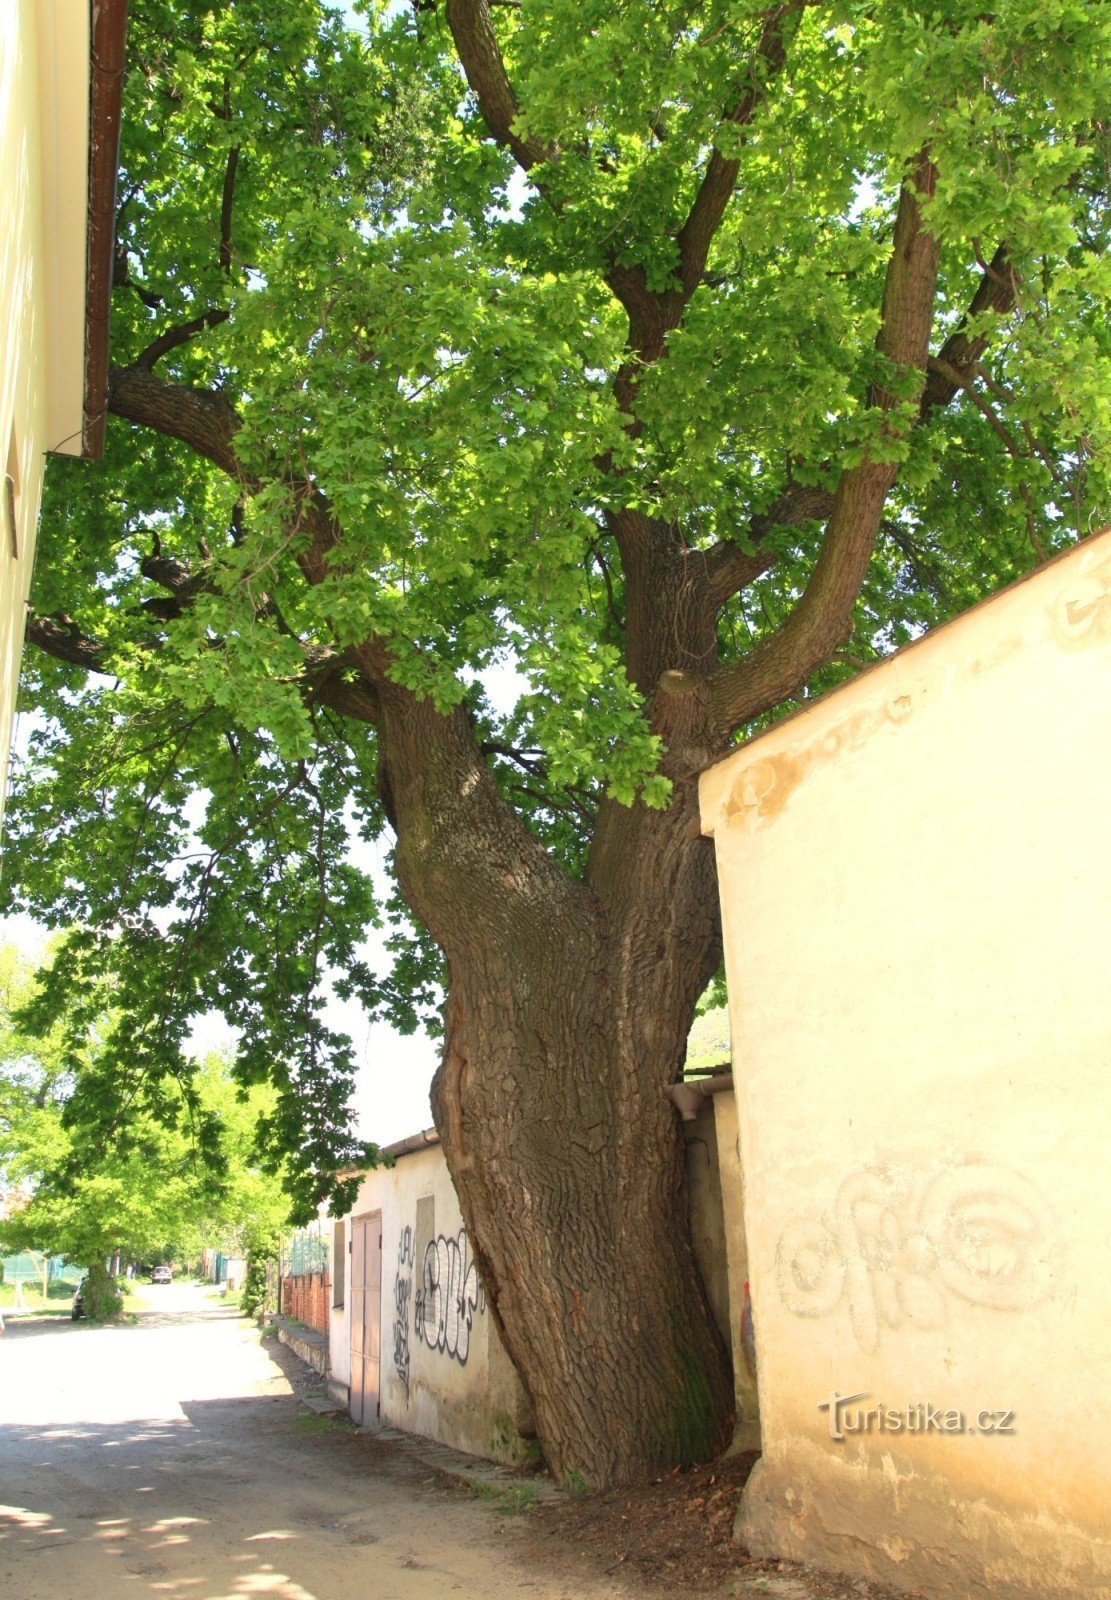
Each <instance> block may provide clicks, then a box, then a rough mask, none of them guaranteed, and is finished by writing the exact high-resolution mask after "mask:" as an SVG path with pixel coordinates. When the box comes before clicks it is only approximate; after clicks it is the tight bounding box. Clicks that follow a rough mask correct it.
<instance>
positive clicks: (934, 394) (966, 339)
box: [918, 244, 1018, 421]
mask: <svg viewBox="0 0 1111 1600" xmlns="http://www.w3.org/2000/svg"><path fill="white" fill-rule="evenodd" d="M1017 300H1018V280H1017V278H1016V276H1015V270H1014V267H1013V266H1012V265H1011V260H1010V256H1009V254H1008V252H1007V246H1006V245H1005V244H1001V245H1000V246H999V249H998V250H997V251H996V252H995V254H994V256H993V257H992V259H991V261H990V263H989V264H987V265H986V266H985V267H984V274H983V277H982V278H981V279H980V282H979V285H978V287H977V289H976V293H975V294H974V295H973V296H972V300H971V302H970V303H969V307H968V310H967V312H966V313H965V315H964V316H963V317H962V318H961V321H960V325H959V327H958V328H957V329H956V331H955V332H954V333H951V334H950V336H949V338H948V339H946V341H945V343H944V344H943V345H942V347H941V349H940V350H939V351H938V354H937V357H936V359H935V360H934V361H932V362H931V363H930V367H931V370H930V372H929V375H928V376H927V378H926V385H925V388H924V389H923V390H922V399H921V401H920V402H919V408H918V414H919V417H920V418H921V419H922V420H923V421H925V420H926V418H927V417H928V416H929V414H930V412H931V411H936V410H937V409H938V408H939V407H942V406H947V405H948V404H949V402H950V401H951V400H952V399H953V397H954V395H955V394H956V393H957V391H958V389H960V388H963V387H964V378H965V377H966V376H967V375H968V374H970V373H971V372H972V370H973V368H974V367H975V366H976V364H977V362H978V361H979V359H980V357H981V356H982V355H983V353H984V351H985V350H986V349H987V347H988V335H987V334H986V333H978V334H969V333H968V331H967V328H968V321H969V318H971V317H977V316H979V315H980V314H981V313H982V312H984V311H997V312H999V313H1001V314H1003V315H1005V314H1006V313H1007V312H1008V311H1013V310H1014V307H1015V304H1016V302H1017ZM946 369H949V370H948V371H947V370H946Z"/></svg>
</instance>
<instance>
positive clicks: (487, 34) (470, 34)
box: [447, 0, 549, 172]
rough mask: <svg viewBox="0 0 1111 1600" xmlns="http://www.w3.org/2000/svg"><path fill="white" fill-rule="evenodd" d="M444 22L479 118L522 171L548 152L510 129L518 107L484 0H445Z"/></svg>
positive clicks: (544, 158)
mask: <svg viewBox="0 0 1111 1600" xmlns="http://www.w3.org/2000/svg"><path fill="white" fill-rule="evenodd" d="M447 23H448V27H449V28H450V29H451V36H452V38H453V39H454V40H455V48H456V50H457V51H458V52H459V60H460V62H461V64H462V67H463V71H464V72H465V73H466V75H467V82H468V83H469V84H470V86H471V89H472V91H473V93H474V96H475V99H476V100H477V101H478V109H479V110H480V111H481V113H482V120H483V121H484V122H485V124H486V126H487V127H488V128H489V130H490V132H491V134H492V135H493V137H494V138H495V139H496V140H497V141H498V143H499V144H502V145H504V146H505V147H506V149H507V150H509V151H511V152H512V154H513V156H514V158H515V160H516V162H517V164H518V166H520V167H522V168H523V169H524V171H525V172H528V171H529V169H530V168H532V167H534V166H536V165H537V163H538V162H541V161H545V160H546V159H547V157H548V155H549V152H548V151H547V150H545V148H544V146H543V145H541V144H538V143H537V141H536V140H535V139H522V138H520V137H518V135H517V134H516V133H514V131H513V124H514V122H515V121H516V119H517V113H518V110H519V107H518V105H517V96H516V95H515V94H514V92H513V86H512V84H511V83H510V81H509V74H508V73H507V72H506V70H505V62H504V60H503V59H502V53H501V49H500V48H499V45H498V41H497V36H496V35H495V33H494V24H493V21H492V20H491V17H490V7H489V4H488V3H487V0H447Z"/></svg>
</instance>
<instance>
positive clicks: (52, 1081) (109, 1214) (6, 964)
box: [0, 945, 289, 1315]
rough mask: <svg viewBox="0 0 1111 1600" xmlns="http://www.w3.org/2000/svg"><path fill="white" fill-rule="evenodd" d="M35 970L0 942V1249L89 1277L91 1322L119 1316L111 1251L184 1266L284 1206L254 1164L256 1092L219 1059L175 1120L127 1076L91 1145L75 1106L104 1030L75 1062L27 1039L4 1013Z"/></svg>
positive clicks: (51, 1042) (269, 1220)
mask: <svg viewBox="0 0 1111 1600" xmlns="http://www.w3.org/2000/svg"><path fill="white" fill-rule="evenodd" d="M37 976H38V974H36V971H35V969H34V968H33V967H32V966H31V965H30V963H28V962H26V961H24V960H21V959H20V957H19V955H18V954H17V952H16V950H15V948H14V947H13V946H12V945H5V946H3V947H2V948H0V1182H2V1183H3V1186H4V1187H5V1188H6V1189H9V1190H14V1191H15V1197H16V1198H15V1204H14V1205H12V1206H11V1207H10V1208H9V1211H8V1215H7V1217H6V1218H5V1220H3V1221H0V1248H3V1249H6V1250H12V1251H17V1250H27V1249H31V1250H41V1251H43V1252H44V1253H48V1254H51V1255H58V1256H65V1257H66V1258H67V1259H68V1260H69V1261H70V1262H72V1263H74V1264H75V1265H79V1266H81V1267H83V1268H85V1269H86V1270H87V1272H88V1274H89V1293H88V1294H87V1296H86V1300H87V1302H88V1304H89V1307H90V1309H91V1310H92V1312H93V1314H94V1315H95V1314H98V1312H99V1313H101V1314H111V1312H113V1311H115V1310H118V1308H119V1297H118V1294H117V1293H116V1291H115V1290H114V1288H113V1287H112V1285H111V1281H110V1278H109V1275H108V1272H107V1268H106V1263H107V1262H108V1261H109V1259H110V1258H111V1257H113V1256H115V1255H117V1254H118V1255H119V1257H120V1258H121V1260H123V1261H137V1262H150V1261H153V1260H157V1259H161V1260H172V1259H178V1260H182V1259H184V1260H195V1259H196V1258H197V1257H198V1256H199V1255H200V1252H201V1250H202V1248H203V1247H204V1246H205V1245H206V1244H218V1245H222V1246H228V1245H231V1246H235V1247H239V1246H241V1245H242V1243H243V1241H244V1240H245V1238H246V1236H247V1235H248V1234H249V1233H253V1232H257V1231H259V1230H267V1229H268V1230H270V1231H273V1229H274V1228H275V1227H277V1226H279V1225H280V1224H281V1223H282V1222H284V1220H285V1217H286V1215H287V1213H288V1209H289V1202H288V1199H287V1197H286V1196H285V1195H284V1194H283V1192H282V1189H281V1185H280V1182H279V1181H278V1180H277V1179H276V1178H275V1177H273V1176H268V1175H267V1174H265V1173H263V1172H262V1171H260V1170H259V1168H258V1165H257V1162H256V1160H255V1157H254V1137H255V1130H256V1125H257V1121H258V1118H259V1116H260V1115H261V1114H262V1113H263V1112H264V1111H265V1108H266V1105H267V1104H268V1103H269V1102H270V1101H271V1099H272V1096H271V1095H270V1093H269V1091H268V1090H266V1089H265V1088H260V1089H256V1090H253V1091H251V1092H250V1093H249V1094H248V1095H246V1096H243V1097H241V1095H240V1092H239V1091H238V1090H237V1087H236V1085H235V1083H234V1082H233V1081H232V1078H231V1076H230V1073H229V1070H228V1065H227V1063H226V1062H225V1061H224V1060H223V1059H222V1058H221V1057H219V1056H217V1055H209V1056H207V1057H205V1059H204V1060H203V1061H202V1062H200V1063H199V1064H198V1065H197V1066H196V1068H195V1070H194V1073H193V1075H192V1077H191V1080H190V1082H189V1086H188V1094H187V1095H181V1096H179V1097H178V1105H177V1107H176V1113H177V1114H176V1115H175V1108H174V1106H173V1104H172V1103H171V1102H172V1090H170V1089H169V1088H168V1086H167V1085H166V1084H162V1085H160V1087H159V1095H158V1101H157V1103H155V1104H151V1103H150V1101H149V1097H148V1095H147V1093H146V1090H147V1087H148V1085H147V1084H146V1082H145V1081H140V1083H139V1084H138V1085H137V1087H136V1093H135V1095H134V1096H133V1098H132V1100H131V1101H130V1103H129V1104H128V1105H126V1106H124V1107H121V1115H120V1117H119V1119H118V1121H117V1125H116V1127H115V1128H114V1130H113V1131H112V1134H111V1136H110V1137H107V1138H105V1136H104V1129H103V1127H102V1126H101V1125H99V1124H97V1123H94V1124H93V1125H92V1126H89V1125H88V1124H87V1123H86V1121H85V1117H84V1105H85V1099H86V1096H87V1095H88V1093H89V1091H90V1089H92V1090H93V1092H94V1095H98V1094H99V1092H100V1091H101V1090H102V1088H103V1086H102V1085H100V1084H99V1083H98V1081H97V1080H98V1078H99V1074H100V1065H101V1063H100V1055H101V1052H102V1051H104V1050H106V1049H109V1048H111V1025H110V1023H107V1022H106V1023H105V1024H103V1025H102V1028H101V1031H100V1034H99V1035H96V1036H93V1037H91V1038H90V1039H89V1040H88V1041H87V1044H86V1048H85V1049H84V1051H82V1052H81V1053H80V1054H79V1055H77V1056H74V1055H73V1054H71V1053H70V1052H69V1050H68V1048H67V1046H66V1044H65V1042H64V1038H63V1033H62V1030H61V1029H60V1028H59V1027H57V1026H56V1027H55V1028H53V1029H52V1030H50V1032H49V1033H47V1034H46V1035H45V1036H44V1037H43V1038H41V1039H32V1038H30V1037H28V1036H27V1035H26V1034H25V1033H24V1032H23V1031H22V1029H21V1028H20V1025H19V1024H18V1022H17V1021H16V1020H15V1018H14V1012H15V1010H16V1009H17V1008H19V1007H20V1006H25V1005H26V1004H27V1003H28V1000H29V999H30V998H31V995H32V994H33V991H34V987H35V983H36V978H37ZM202 1130H203V1131H202Z"/></svg>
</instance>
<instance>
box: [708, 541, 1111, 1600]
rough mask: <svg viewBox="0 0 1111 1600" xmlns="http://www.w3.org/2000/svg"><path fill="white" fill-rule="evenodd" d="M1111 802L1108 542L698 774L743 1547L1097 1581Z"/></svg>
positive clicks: (1046, 1584) (1109, 1355)
mask: <svg viewBox="0 0 1111 1600" xmlns="http://www.w3.org/2000/svg"><path fill="white" fill-rule="evenodd" d="M1109 796H1111V533H1109V532H1106V531H1105V532H1104V533H1103V534H1102V535H1101V536H1099V537H1096V538H1093V539H1091V540H1090V541H1088V542H1087V543H1086V544H1084V545H1082V546H1080V547H1078V548H1077V549H1075V550H1073V551H1071V552H1070V553H1069V554H1068V555H1067V556H1065V557H1064V558H1062V559H1059V560H1058V561H1056V562H1054V563H1052V564H1050V565H1049V566H1048V567H1046V568H1043V569H1042V570H1041V571H1039V572H1038V573H1036V574H1035V575H1033V576H1032V577H1030V578H1029V579H1027V580H1026V581H1025V582H1023V583H1021V584H1019V585H1016V586H1015V587H1013V588H1011V589H1010V590H1008V591H1006V592H1004V593H1003V594H1001V595H999V596H997V597H995V598H994V599H993V600H992V601H990V602H988V603H986V604H985V605H983V606H981V607H979V608H977V609H976V610H975V611H973V612H971V613H969V614H968V615H966V616H965V617H963V618H961V619H960V620H959V621H957V622H956V623H953V624H951V625H949V626H948V627H946V628H943V629H940V630H938V631H937V632H936V633H934V634H933V635H931V636H929V637H928V638H926V639H924V640H922V641H920V642H919V643H917V644H916V645H914V646H912V647H911V648H909V649H907V650H905V651H903V652H902V653H900V654H899V655H897V656H895V657H893V658H892V659H891V660H889V661H888V662H886V663H884V664H883V665H882V666H880V667H878V668H876V669H874V670H873V671H871V672H869V673H867V674H864V675H863V676H861V677H860V678H859V679H857V680H855V681H854V682H853V683H852V684H850V685H848V686H847V687H845V688H843V689H841V690H839V691H838V692H836V693H835V694H832V695H830V696H828V697H826V698H825V699H824V700H822V701H821V702H819V703H818V704H816V705H815V706H814V707H813V708H812V709H810V710H808V711H807V712H805V713H804V714H802V715H799V716H797V717H794V718H792V719H790V720H789V721H787V722H784V723H783V724H781V725H779V726H778V727H776V728H775V729H773V730H772V731H771V732H769V733H768V734H766V735H764V736H763V737H761V738H759V739H757V740H755V741H753V742H752V743H751V744H749V745H748V746H746V747H744V748H742V749H740V750H738V751H737V753H736V754H735V755H733V756H731V757H730V758H729V759H727V760H726V761H723V762H721V763H720V764H719V765H718V766H716V767H714V768H713V769H712V770H711V771H709V772H708V773H706V774H705V775H704V777H703V780H702V786H701V802H702V819H703V827H704V830H705V831H706V832H707V833H709V834H712V835H713V837H714V842H715V849H716V854H717V863H718V876H719V885H720V893H721V900H722V908H723V916H724V929H725V952H726V972H727V979H728V985H729V993H730V1015H731V1028H732V1036H733V1044H734V1070H735V1081H736V1085H737V1110H738V1120H739V1131H740V1151H741V1161H742V1168H743V1174H744V1177H743V1182H744V1216H745V1230H746V1246H747V1254H748V1266H749V1279H750V1283H751V1292H752V1300H753V1313H754V1320H755V1331H756V1346H757V1366H758V1380H759V1390H760V1415H761V1426H762V1431H763V1444H764V1457H763V1460H762V1461H761V1463H760V1464H759V1466H758V1468H757V1470H756V1472H755V1473H754V1475H753V1478H752V1480H751V1483H750V1486H749V1489H748V1491H747V1493H746V1496H745V1500H744V1503H743V1506H742V1511H741V1515H740V1519H739V1528H738V1532H739V1534H740V1536H741V1537H743V1538H744V1539H745V1540H746V1542H747V1543H748V1544H749V1545H750V1547H751V1548H752V1549H753V1550H754V1551H755V1552H756V1553H760V1554H764V1553H776V1554H783V1555H787V1556H792V1557H797V1558H801V1559H805V1560H811V1561H815V1562H818V1563H820V1564H821V1563H824V1564H827V1565H831V1566H835V1567H839V1568H842V1569H844V1570H846V1571H849V1572H853V1573H862V1574H867V1575H871V1576H875V1577H878V1578H880V1579H882V1580H884V1581H886V1582H889V1583H893V1584H895V1585H896V1586H906V1587H911V1588H915V1589H919V1590H921V1591H922V1592H924V1593H926V1594H931V1595H938V1596H941V1595H946V1596H951V1595H956V1594H960V1595H962V1596H964V1595H969V1596H987V1595H992V1596H994V1597H1000V1596H1016V1597H1017V1596H1023V1597H1032V1596H1035V1595H1036V1596H1039V1597H1040V1596H1044V1595H1047V1594H1053V1595H1054V1596H1081V1595H1083V1596H1094V1595H1097V1594H1099V1595H1107V1594H1108V1593H1109V1592H1111V1544H1109V1526H1108V1524H1109V1520H1111V1333H1109V1329H1111V1277H1109V1274H1108V1271H1107V1233H1108V1225H1109V1222H1111V1163H1109V1161H1108V1155H1107V1149H1108V1132H1109V1127H1111V1089H1109V1085H1108V1077H1109V1073H1108V1069H1109V1066H1111V985H1109V982H1108V970H1109V956H1111V848H1109V847H1108V821H1107V818H1108V803H1109ZM723 1155H724V1148H723ZM834 1393H837V1394H840V1395H842V1396H848V1395H859V1396H861V1398H860V1399H859V1400H858V1401H857V1402H856V1403H855V1404H853V1405H852V1406H849V1407H846V1408H843V1409H844V1410H845V1411H846V1412H847V1414H848V1416H849V1419H850V1421H851V1420H853V1419H854V1418H857V1419H859V1420H861V1421H862V1422H865V1423H866V1427H867V1430H868V1431H857V1432H855V1433H850V1432H849V1431H848V1430H847V1429H844V1430H833V1429H831V1426H830V1412H829V1410H828V1409H827V1410H822V1409H819V1408H820V1406H822V1405H823V1404H826V1405H828V1402H829V1399H830V1396H831V1395H832V1394H834ZM922 1405H924V1406H932V1407H934V1408H935V1414H937V1413H940V1414H941V1415H943V1416H945V1415H947V1414H948V1413H950V1412H954V1413H961V1414H963V1418H964V1424H965V1426H964V1431H962V1432H956V1431H946V1432H941V1431H936V1429H935V1427H934V1426H933V1425H932V1424H931V1425H930V1426H929V1427H926V1426H922V1425H921V1424H922V1423H923V1422H924V1420H925V1416H926V1415H928V1414H923V1413H917V1419H918V1422H919V1426H917V1427H915V1426H914V1424H913V1423H912V1421H911V1418H912V1417H914V1416H915V1415H916V1413H915V1409H914V1408H916V1407H918V1406H922ZM880 1407H882V1408H883V1411H884V1418H883V1420H882V1422H881V1420H880V1419H879V1418H877V1417H874V1416H873V1417H872V1419H871V1420H870V1421H867V1420H866V1418H865V1416H864V1413H866V1412H874V1411H876V1410H878V1409H879V1408H880ZM896 1411H901V1412H903V1413H904V1421H903V1425H902V1427H901V1431H895V1429H894V1426H891V1427H888V1425H887V1424H888V1421H889V1420H890V1419H889V1418H888V1417H887V1413H888V1412H896ZM982 1412H983V1413H986V1412H992V1413H994V1414H995V1431H990V1432H988V1431H984V1428H983V1427H982V1426H981V1425H980V1420H979V1419H980V1415H981V1413H982ZM1004 1412H1009V1413H1011V1414H1012V1415H1011V1421H1010V1423H1009V1425H1007V1431H999V1430H1000V1428H1001V1427H1003V1426H1004V1424H1003V1423H1002V1421H1001V1419H1000V1418H999V1414H1000V1413H1004ZM833 1431H841V1432H842V1437H841V1438H840V1439H836V1438H834V1437H832V1436H831V1434H832V1432H833Z"/></svg>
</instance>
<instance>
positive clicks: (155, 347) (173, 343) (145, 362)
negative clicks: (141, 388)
mask: <svg viewBox="0 0 1111 1600" xmlns="http://www.w3.org/2000/svg"><path fill="white" fill-rule="evenodd" d="M230 315H231V312H230V311H225V310H223V309H222V308H221V307H219V306H213V307H212V308H211V309H210V310H208V311H203V312H202V313H201V315H200V316H199V317H193V318H191V319H190V321H188V322H181V323H179V324H178V325H177V327H176V328H167V329H166V331H165V333H160V334H159V335H158V338H157V339H153V340H152V341H151V342H150V344H148V345H147V347H146V349H145V350H141V351H140V352H139V354H138V355H137V356H136V357H135V360H134V362H133V363H132V365H133V366H136V367H138V368H139V369H140V370H141V371H143V372H150V371H151V369H152V368H153V366H154V363H155V362H156V361H158V360H159V359H160V358H161V357H162V356H164V355H166V354H167V353H168V352H169V351H171V350H176V349H177V348H178V346H179V345H183V344H188V343H189V341H190V340H191V339H195V338H196V337H197V335H198V334H199V333H204V332H205V331H206V329H208V328H215V327H216V326H217V324H219V323H221V322H226V321H227V320H228V318H229V316H230Z"/></svg>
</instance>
